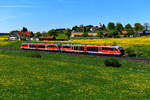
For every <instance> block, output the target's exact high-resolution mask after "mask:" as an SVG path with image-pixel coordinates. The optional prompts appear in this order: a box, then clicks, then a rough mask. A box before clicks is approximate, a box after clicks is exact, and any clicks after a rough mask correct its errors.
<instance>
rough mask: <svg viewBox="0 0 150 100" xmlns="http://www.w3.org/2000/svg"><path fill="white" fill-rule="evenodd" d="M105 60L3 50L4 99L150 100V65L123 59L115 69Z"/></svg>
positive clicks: (0, 93) (0, 79) (0, 82)
mask: <svg viewBox="0 0 150 100" xmlns="http://www.w3.org/2000/svg"><path fill="white" fill-rule="evenodd" d="M33 55H34V56H33ZM35 55H39V56H41V58H37V57H36V56H35ZM104 60H105V59H104V58H94V57H84V56H75V55H72V56H71V55H59V54H47V53H40V54H39V53H36V52H31V51H22V52H16V51H6V50H5V51H4V50H0V99H1V100H147V99H149V98H150V78H149V77H150V65H149V64H147V63H142V62H133V61H124V60H120V63H121V64H122V67H121V68H111V67H106V66H105V65H104Z"/></svg>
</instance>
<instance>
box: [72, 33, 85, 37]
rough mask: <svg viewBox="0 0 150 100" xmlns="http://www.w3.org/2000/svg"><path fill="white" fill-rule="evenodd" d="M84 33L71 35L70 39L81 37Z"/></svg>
mask: <svg viewBox="0 0 150 100" xmlns="http://www.w3.org/2000/svg"><path fill="white" fill-rule="evenodd" d="M83 34H84V33H72V34H71V37H81V36H82V35H83Z"/></svg>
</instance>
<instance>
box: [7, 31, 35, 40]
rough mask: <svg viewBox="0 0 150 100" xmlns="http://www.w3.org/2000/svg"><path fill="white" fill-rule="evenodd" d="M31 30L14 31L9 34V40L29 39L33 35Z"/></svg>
mask: <svg viewBox="0 0 150 100" xmlns="http://www.w3.org/2000/svg"><path fill="white" fill-rule="evenodd" d="M33 35H34V34H33V32H31V31H13V32H12V33H11V34H10V35H9V40H27V37H30V36H33Z"/></svg>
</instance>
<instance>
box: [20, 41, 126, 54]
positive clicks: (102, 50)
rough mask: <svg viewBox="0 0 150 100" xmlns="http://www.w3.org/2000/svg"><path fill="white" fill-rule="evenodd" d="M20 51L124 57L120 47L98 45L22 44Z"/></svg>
mask: <svg viewBox="0 0 150 100" xmlns="http://www.w3.org/2000/svg"><path fill="white" fill-rule="evenodd" d="M21 48H22V49H37V50H50V51H61V52H76V53H92V54H99V55H102V54H105V55H120V56H122V55H124V50H123V48H122V47H120V46H99V45H74V44H62V45H58V44H44V43H22V45H21Z"/></svg>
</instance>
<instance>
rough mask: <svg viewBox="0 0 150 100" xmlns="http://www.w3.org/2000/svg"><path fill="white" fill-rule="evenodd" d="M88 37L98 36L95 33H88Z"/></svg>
mask: <svg viewBox="0 0 150 100" xmlns="http://www.w3.org/2000/svg"><path fill="white" fill-rule="evenodd" d="M88 36H91V37H96V36H98V34H97V33H88Z"/></svg>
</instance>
